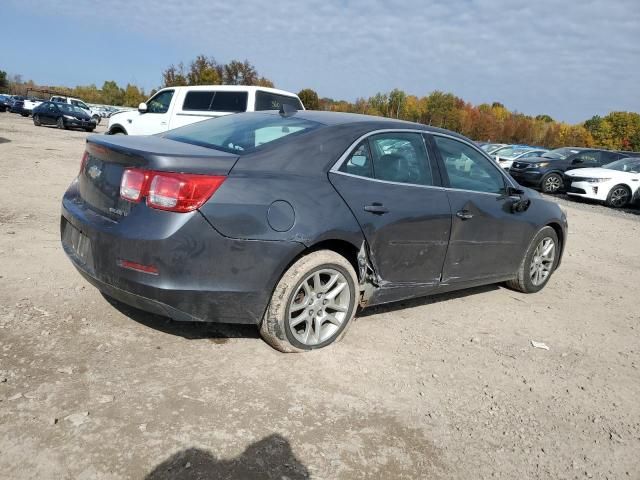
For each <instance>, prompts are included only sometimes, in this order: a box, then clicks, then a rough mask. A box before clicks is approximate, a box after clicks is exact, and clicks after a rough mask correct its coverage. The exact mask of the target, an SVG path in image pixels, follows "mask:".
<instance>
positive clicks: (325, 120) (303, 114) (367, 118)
mask: <svg viewBox="0 0 640 480" xmlns="http://www.w3.org/2000/svg"><path fill="white" fill-rule="evenodd" d="M252 113H258V114H265V113H267V114H271V115H279V112H278V111H277V110H263V111H260V112H248V113H241V114H237V115H248V114H252ZM293 115H295V116H296V118H302V119H304V120H310V121H313V122H317V123H321V124H323V125H326V126H334V125H358V124H360V125H365V124H375V128H376V129H381V130H382V129H385V128H390V129H410V130H424V131H426V132H434V133H443V134H446V135H450V136H452V137H458V138H461V139H463V140H465V141H471V140H469V139H468V138H466V137H465V136H463V135H460V134H458V133H456V132H452V131H450V130H445V129H444V128H438V127H431V126H428V125H423V124H422V123H415V122H407V121H405V120H396V119H394V118H386V117H376V116H374V115H362V114H360V113H346V112H327V111H323V110H297V111H296V112H295V113H294V114H293Z"/></svg>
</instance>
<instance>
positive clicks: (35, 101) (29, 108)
mask: <svg viewBox="0 0 640 480" xmlns="http://www.w3.org/2000/svg"><path fill="white" fill-rule="evenodd" d="M43 101H44V100H41V99H39V98H34V97H29V98H25V99H24V101H23V103H22V111H21V112H20V114H21V115H22V116H23V117H28V116H29V115H31V114H32V113H33V110H34V109H35V108H36V107H37V106H38V105H41V104H42V102H43Z"/></svg>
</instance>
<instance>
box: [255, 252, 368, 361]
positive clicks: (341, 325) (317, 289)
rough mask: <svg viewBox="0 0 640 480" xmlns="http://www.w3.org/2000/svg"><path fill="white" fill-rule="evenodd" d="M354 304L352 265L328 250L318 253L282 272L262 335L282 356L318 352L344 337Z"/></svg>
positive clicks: (354, 273)
mask: <svg viewBox="0 0 640 480" xmlns="http://www.w3.org/2000/svg"><path fill="white" fill-rule="evenodd" d="M357 304H358V277H357V275H356V272H355V270H354V269H353V266H352V265H351V263H349V261H348V260H347V259H346V258H344V257H343V256H341V255H339V254H337V253H335V252H333V251H331V250H319V251H317V252H313V253H310V254H309V255H306V256H304V257H302V258H301V259H299V260H298V261H297V262H295V263H294V264H293V265H292V266H291V267H290V268H289V269H288V270H287V271H286V272H285V273H284V275H283V276H282V278H281V279H280V281H279V282H278V285H277V286H276V288H275V290H274V292H273V295H272V297H271V302H270V303H269V306H268V307H267V311H266V312H265V314H264V317H263V319H262V323H261V325H260V334H261V335H262V338H263V339H264V340H265V341H266V342H267V343H269V344H270V345H271V346H272V347H274V348H275V349H276V350H279V351H281V352H303V351H307V350H313V349H317V348H322V347H325V346H327V345H329V344H331V343H333V342H335V341H336V340H339V339H340V338H342V336H343V335H344V334H345V332H346V330H347V327H348V326H349V324H350V323H351V321H352V319H353V317H354V315H355V311H356V307H357Z"/></svg>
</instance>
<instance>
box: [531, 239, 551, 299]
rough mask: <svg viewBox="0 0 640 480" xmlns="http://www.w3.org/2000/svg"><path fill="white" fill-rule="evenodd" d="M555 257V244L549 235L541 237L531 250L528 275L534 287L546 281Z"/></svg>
mask: <svg viewBox="0 0 640 480" xmlns="http://www.w3.org/2000/svg"><path fill="white" fill-rule="evenodd" d="M555 259H556V244H555V242H554V240H553V239H552V238H551V237H545V238H543V239H542V240H541V241H540V243H538V246H537V247H536V249H535V250H534V252H533V257H532V258H531V265H530V267H529V276H530V278H531V283H533V284H534V285H535V286H536V287H537V286H540V285H542V284H543V283H544V282H546V281H547V278H549V275H551V271H552V269H553V263H554V261H555Z"/></svg>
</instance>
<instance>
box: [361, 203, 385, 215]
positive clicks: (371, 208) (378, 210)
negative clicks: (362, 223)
mask: <svg viewBox="0 0 640 480" xmlns="http://www.w3.org/2000/svg"><path fill="white" fill-rule="evenodd" d="M364 211H365V212H369V213H373V214H375V215H384V214H385V213H388V212H389V209H388V208H387V207H385V206H384V205H382V204H381V203H378V202H374V203H372V204H371V205H365V207H364Z"/></svg>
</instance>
